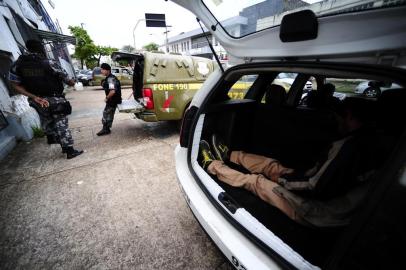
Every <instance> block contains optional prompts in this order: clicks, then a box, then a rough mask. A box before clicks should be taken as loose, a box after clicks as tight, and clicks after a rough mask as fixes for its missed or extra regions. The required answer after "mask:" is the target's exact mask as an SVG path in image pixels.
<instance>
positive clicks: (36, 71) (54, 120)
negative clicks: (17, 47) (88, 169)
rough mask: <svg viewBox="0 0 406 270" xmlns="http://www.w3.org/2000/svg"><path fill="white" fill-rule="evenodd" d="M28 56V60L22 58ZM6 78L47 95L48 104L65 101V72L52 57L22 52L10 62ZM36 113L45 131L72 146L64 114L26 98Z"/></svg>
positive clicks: (39, 93) (63, 143)
mask: <svg viewBox="0 0 406 270" xmlns="http://www.w3.org/2000/svg"><path fill="white" fill-rule="evenodd" d="M26 59H29V60H28V64H26V62H24V61H25V60H26ZM9 81H10V82H14V83H16V84H18V85H22V86H24V87H25V88H26V89H27V91H28V92H30V93H32V94H35V95H36V96H39V97H42V98H44V99H46V100H47V101H48V102H49V103H50V104H51V103H52V104H57V103H62V102H66V99H65V96H64V94H63V89H64V86H63V83H64V82H65V83H68V81H69V78H68V74H67V73H66V72H65V71H64V70H63V69H62V68H61V67H60V66H59V65H58V64H57V63H56V62H55V61H53V60H49V59H46V58H45V57H43V56H41V55H39V54H36V53H30V54H26V55H22V56H20V57H19V58H18V60H17V61H16V62H14V63H13V65H12V66H11V69H10V72H9ZM28 102H29V104H30V106H32V107H33V108H34V109H35V110H36V111H37V112H38V114H39V116H40V120H41V126H42V129H43V130H44V132H45V134H46V135H48V136H53V137H54V139H55V140H56V141H57V142H58V143H60V145H61V147H63V148H64V147H72V146H73V139H72V134H71V132H70V130H69V129H68V118H67V116H66V114H54V113H51V112H50V108H49V107H41V106H40V105H39V104H37V103H36V102H35V101H34V100H32V99H30V98H29V99H28Z"/></svg>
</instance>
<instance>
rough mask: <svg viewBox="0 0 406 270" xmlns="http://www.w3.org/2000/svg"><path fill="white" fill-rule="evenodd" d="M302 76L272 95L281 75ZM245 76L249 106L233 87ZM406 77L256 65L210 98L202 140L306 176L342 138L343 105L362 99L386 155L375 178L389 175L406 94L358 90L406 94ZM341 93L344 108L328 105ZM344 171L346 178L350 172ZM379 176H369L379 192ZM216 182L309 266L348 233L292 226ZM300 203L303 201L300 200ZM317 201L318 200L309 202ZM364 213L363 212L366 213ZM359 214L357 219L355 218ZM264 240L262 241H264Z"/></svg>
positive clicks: (365, 70)
mask: <svg viewBox="0 0 406 270" xmlns="http://www.w3.org/2000/svg"><path fill="white" fill-rule="evenodd" d="M283 72H287V73H294V74H296V77H295V81H294V82H293V84H292V85H291V86H290V88H289V89H285V91H282V92H281V91H280V88H279V90H278V89H276V90H275V88H274V87H270V86H271V85H272V83H273V82H274V79H275V78H277V76H278V74H280V73H283ZM244 76H250V78H253V77H254V78H256V79H255V81H254V82H253V84H252V85H251V86H250V88H249V89H248V91H247V92H246V94H245V97H244V99H232V98H230V95H229V91H230V89H231V88H232V86H233V84H235V83H236V82H237V81H239V80H241V79H242V78H243V77H244ZM402 76H404V75H402V72H401V71H399V70H395V69H393V70H390V69H388V70H385V71H384V70H382V69H379V68H371V67H366V66H351V67H349V66H345V65H338V64H332V65H326V66H324V67H323V66H320V65H319V66H318V65H313V66H312V65H307V64H303V65H298V64H297V63H296V64H292V65H289V64H284V65H283V66H277V65H266V64H262V65H260V64H257V65H255V64H252V65H251V66H249V65H246V66H243V67H241V68H236V69H231V70H230V71H228V72H226V73H225V74H224V75H223V80H222V81H221V82H220V83H219V84H218V85H217V87H216V88H215V89H213V91H212V92H211V93H210V94H209V96H208V98H207V100H206V102H205V103H204V105H203V107H202V108H201V111H200V112H201V114H204V115H205V118H204V124H203V129H202V133H201V139H204V140H207V141H210V137H211V136H212V134H217V135H218V136H220V137H221V138H222V139H223V141H224V142H225V143H226V144H227V145H228V146H229V148H230V150H243V151H245V152H248V153H254V154H258V155H263V156H267V157H273V158H276V159H278V160H279V161H280V162H281V163H282V164H283V165H284V166H287V167H290V168H299V169H306V168H309V167H311V166H313V165H314V164H315V163H316V162H317V158H318V157H319V156H320V153H321V152H322V151H324V150H325V149H326V148H328V147H329V146H330V145H331V143H332V142H333V141H334V140H336V139H337V138H339V134H338V123H337V117H336V113H337V110H338V108H339V106H340V103H342V102H343V100H346V99H347V100H348V99H350V100H351V99H363V100H365V102H364V103H365V104H367V106H365V107H363V109H365V110H368V111H365V115H367V116H368V125H369V126H370V127H372V129H373V130H374V135H372V134H371V137H370V140H368V142H367V143H370V144H371V146H372V145H374V146H376V145H379V146H380V147H381V148H382V149H383V152H382V153H383V154H382V157H381V160H380V162H379V165H377V166H376V168H375V169H376V170H375V171H374V172H378V171H379V170H380V169H382V168H384V166H385V163H386V162H389V160H390V156H391V153H392V151H393V150H394V149H396V145H397V143H398V142H399V140H400V137H401V135H402V133H403V132H404V128H405V123H406V122H405V121H404V120H402V118H401V117H402V116H404V115H406V107H405V106H404V104H405V102H406V89H390V90H387V91H385V92H383V93H382V95H380V96H379V97H377V98H366V97H365V96H361V95H358V96H357V95H355V94H354V93H353V92H354V86H356V85H357V84H358V82H359V81H360V80H381V81H382V80H384V81H391V82H395V83H397V84H399V85H403V87H404V86H405V82H404V81H402V80H404V79H402ZM309 80H311V81H312V83H313V90H312V91H310V92H313V93H311V94H310V93H309V94H308V95H307V96H306V99H303V94H304V93H303V88H304V86H305V84H306V82H308V81H309ZM327 83H329V84H332V85H334V86H335V91H336V92H337V91H341V93H344V94H345V97H344V98H343V100H340V99H338V98H335V97H333V96H329V97H328V98H324V97H322V96H324V95H323V93H322V92H323V90H322V89H323V87H324V86H325V85H326V84H327ZM227 165H229V166H230V167H231V168H234V169H236V170H239V171H241V172H243V173H248V171H247V170H246V169H244V168H243V167H242V166H239V165H237V164H233V163H231V162H229V163H228V164H227ZM335 166H338V168H336V169H339V170H340V169H342V170H345V169H346V168H340V167H339V166H340V164H339V163H338V165H335ZM375 175H376V173H374V174H371V175H369V176H368V179H366V180H365V181H367V182H368V183H371V185H372V186H373V185H374V183H375V182H376V181H377V179H375V178H374V176H375ZM211 177H212V179H213V180H214V181H215V182H216V183H217V184H218V185H219V186H221V187H222V189H223V190H224V191H225V193H226V194H227V196H228V197H229V198H231V201H233V202H234V203H235V205H236V207H237V208H244V209H245V210H247V211H248V212H249V213H250V214H251V215H252V216H253V217H254V218H255V219H257V220H258V221H259V222H260V223H261V224H263V225H264V226H265V227H266V228H268V229H269V230H270V231H271V232H273V233H274V234H275V235H276V236H277V237H279V238H280V239H282V240H283V241H284V242H285V243H286V244H288V245H289V246H290V247H291V248H292V249H293V250H295V251H296V252H297V253H299V254H300V255H301V256H303V257H304V259H306V260H307V261H309V262H310V263H312V264H314V265H317V266H319V267H323V266H325V265H326V263H327V262H328V258H329V256H330V255H331V253H332V250H333V249H334V248H335V245H336V243H337V241H338V240H339V239H340V237H341V236H342V235H343V233H345V231H346V230H347V229H348V228H349V225H346V226H337V227H316V226H305V225H302V224H299V223H297V222H295V221H292V220H291V219H289V218H288V217H287V216H285V215H284V214H283V213H282V212H281V211H280V210H278V209H277V208H275V207H273V206H271V205H269V204H267V203H266V202H264V201H262V200H261V199H260V198H259V197H257V196H255V195H254V194H252V193H251V192H249V191H247V190H245V189H243V188H237V187H232V186H230V185H228V184H226V183H224V182H222V181H219V180H218V179H217V178H216V177H215V176H212V175H211ZM299 195H300V193H299ZM302 195H303V196H312V195H311V194H308V193H306V194H302ZM357 211H362V206H359V208H358V210H357ZM355 216H356V213H354V217H355ZM259 240H261V239H259Z"/></svg>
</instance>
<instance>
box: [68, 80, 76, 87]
mask: <svg viewBox="0 0 406 270" xmlns="http://www.w3.org/2000/svg"><path fill="white" fill-rule="evenodd" d="M67 84H68V85H69V86H74V85H75V80H74V79H70V80H69V81H67Z"/></svg>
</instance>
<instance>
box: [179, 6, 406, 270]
mask: <svg viewBox="0 0 406 270" xmlns="http://www.w3.org/2000/svg"><path fill="white" fill-rule="evenodd" d="M173 2H175V3H177V4H179V5H180V6H182V7H184V8H186V9H188V10H190V11H191V12H192V13H194V15H196V17H197V18H199V19H200V20H201V21H202V22H203V23H204V25H205V27H206V28H207V29H210V31H211V32H212V34H213V35H214V36H215V38H216V40H217V41H219V43H220V44H221V45H222V46H223V47H224V48H225V49H226V51H227V53H228V54H229V55H230V56H231V57H230V59H233V60H235V61H239V63H240V64H237V65H234V66H232V67H231V68H229V69H227V70H225V71H224V72H222V70H221V69H217V70H216V71H215V72H213V73H212V75H211V76H210V77H209V78H208V79H207V80H206V81H205V83H204V84H203V86H202V87H201V89H200V90H199V91H198V92H197V93H196V95H195V96H194V98H193V100H192V102H191V104H190V107H189V108H188V110H187V111H186V112H185V115H184V119H183V123H182V129H181V133H180V144H179V145H178V146H177V147H176V150H175V159H176V174H177V178H178V181H179V184H180V188H181V190H182V192H183V194H184V196H185V200H186V202H187V204H188V205H189V207H190V209H191V211H192V213H193V215H194V216H195V217H196V219H197V221H198V222H199V223H200V224H201V225H202V228H203V229H204V230H205V231H206V232H207V234H208V236H209V237H210V238H211V239H212V240H213V241H214V243H215V244H216V245H217V246H218V247H219V249H220V250H221V251H222V252H223V253H224V255H225V256H226V257H227V259H228V260H229V261H230V262H231V264H232V265H233V266H234V267H235V268H236V269H255V270H260V269H405V268H406V261H405V260H404V255H403V249H402V248H401V247H402V246H404V243H405V242H406V237H405V235H406V223H405V220H406V214H405V211H404V209H405V207H406V200H405V199H404V198H405V197H406V169H405V168H406V158H405V153H406V143H405V134H404V128H405V123H406V121H405V116H406V110H405V108H406V106H405V102H406V95H405V94H406V89H404V87H405V86H406V70H405V69H403V68H400V66H402V65H403V66H405V63H406V54H405V53H404V52H405V51H406V16H405V14H406V6H405V2H404V1H398V2H396V3H395V2H391V5H389V4H388V5H387V6H385V5H386V4H385V3H386V2H385V1H383V2H382V1H372V2H365V3H364V2H363V1H361V2H360V1H327V2H326V1H322V2H320V3H314V4H312V5H307V4H304V2H303V3H302V2H301V5H299V6H297V11H298V12H294V11H290V12H288V11H287V12H286V13H280V14H275V13H272V12H271V13H272V14H268V15H266V14H267V12H269V10H271V11H272V10H273V9H275V8H276V7H275V6H270V5H271V3H273V1H262V2H261V1H252V4H251V6H244V5H243V4H244V3H248V2H250V1H234V0H229V1H227V0H223V1H217V0H216V1H214V0H203V1H189V0H173ZM288 2H289V3H290V2H291V1H287V2H286V1H285V2H283V3H284V4H282V6H283V7H288V6H290V8H293V9H294V8H295V7H296V6H295V3H296V4H298V3H299V2H300V1H299V2H298V1H292V5H289V3H288ZM330 2H331V3H330ZM304 9H306V10H312V12H311V11H303V10H304ZM280 10H281V12H283V10H284V9H283V8H281V9H280ZM232 11H235V12H236V13H233V14H230V13H228V12H232ZM259 11H261V13H259ZM233 15H238V16H236V17H232V16H233ZM231 17H232V18H233V20H231V19H230V20H226V22H227V23H228V24H226V25H222V22H223V21H224V20H225V19H227V18H231ZM230 22H235V24H234V25H230V24H229V23H230ZM390 60H391V61H390ZM395 60H396V61H395ZM281 73H295V74H296V76H295V79H294V81H293V82H292V84H291V87H290V89H289V91H287V97H286V101H285V102H284V104H283V106H282V107H278V108H275V107H273V106H269V105H268V104H264V103H263V102H262V100H263V97H264V95H265V93H264V92H265V89H268V88H267V86H269V85H270V84H272V83H273V82H274V81H275V78H277V76H278V74H281ZM247 75H250V76H252V77H253V78H255V81H254V82H253V83H252V85H251V86H250V88H249V89H248V91H247V92H246V94H245V98H244V99H239V100H237V99H230V98H229V96H228V95H227V93H228V91H229V90H230V89H231V87H232V85H233V84H234V83H236V82H237V81H238V80H239V79H240V78H241V77H243V76H247ZM254 75H256V77H254ZM310 77H313V78H314V79H315V80H316V82H317V84H318V85H319V83H323V82H325V81H328V80H329V79H332V78H342V79H345V80H346V79H351V80H353V79H354V80H384V81H390V82H392V83H396V84H398V85H399V86H401V88H402V89H398V90H396V89H393V90H387V91H385V92H383V93H382V95H381V96H380V97H379V98H378V99H377V100H373V99H363V101H365V102H367V104H368V106H366V107H360V111H362V113H361V115H362V117H365V118H368V120H370V119H372V121H375V122H374V125H371V127H375V128H376V129H379V130H377V131H379V132H378V133H379V134H382V135H384V137H383V138H385V139H384V140H385V142H387V144H385V145H386V146H385V147H387V148H385V149H386V152H385V155H382V156H380V157H379V160H378V159H377V160H374V162H376V163H377V164H375V163H374V166H373V169H372V170H370V171H368V173H365V174H362V175H360V176H359V178H357V181H360V182H357V183H359V185H360V186H359V187H361V186H362V187H366V186H368V187H369V189H366V190H365V189H364V190H365V191H366V193H365V194H366V195H365V196H361V197H357V196H355V197H347V195H348V196H349V195H351V194H354V193H353V192H356V191H357V190H358V189H357V188H355V187H351V189H350V190H349V191H348V193H345V194H342V195H336V196H337V197H333V198H331V197H329V198H328V199H324V200H322V199H320V198H319V197H317V196H316V195H314V194H312V193H310V194H309V193H305V195H301V194H298V195H297V196H299V197H298V198H307V199H306V200H303V201H302V200H298V201H297V203H298V204H300V202H302V204H303V206H305V205H306V204H305V203H306V202H308V200H309V198H313V199H314V200H315V201H314V202H317V203H318V204H319V206H320V207H322V208H323V209H327V208H328V210H329V211H332V212H334V213H335V215H334V217H336V218H339V219H340V221H341V223H325V222H321V223H317V224H316V223H314V222H313V223H311V222H310V221H309V223H308V224H303V223H298V222H296V221H293V220H292V219H290V218H288V217H287V216H286V215H285V214H283V213H282V212H281V211H279V209H277V208H276V207H273V206H272V205H269V204H267V203H265V202H264V201H262V200H261V199H259V197H257V196H256V195H254V194H253V193H251V192H249V191H248V190H246V189H244V188H243V187H235V186H231V185H228V184H226V183H224V182H223V181H221V180H219V178H218V177H216V176H214V175H212V174H209V173H208V172H207V170H206V169H205V168H204V166H203V163H202V160H201V157H200V152H201V150H202V148H201V147H200V146H199V144H200V143H201V141H202V140H206V141H208V142H209V143H210V140H211V138H212V136H213V134H216V136H218V137H221V138H222V139H223V141H224V143H225V144H226V145H228V147H229V148H230V149H231V150H243V151H246V152H249V153H254V154H258V155H264V156H272V157H274V158H277V159H278V160H279V161H280V162H281V163H282V164H287V165H286V166H290V167H293V168H299V167H301V168H309V167H311V166H314V163H316V161H317V160H318V159H317V156H318V155H319V154H320V151H321V149H325V148H326V147H327V146H329V145H330V144H331V143H332V142H333V140H334V139H335V138H337V133H336V131H337V129H336V125H335V122H334V119H335V117H334V114H332V113H331V112H329V111H318V110H309V109H306V108H300V106H298V104H299V102H300V98H301V96H302V93H303V88H304V86H305V85H306V82H307V81H308V80H309V78H310ZM352 98H353V99H354V97H352ZM350 99H351V97H347V98H345V100H344V101H348V100H350ZM375 102H376V103H375ZM372 105H374V106H372ZM375 105H376V106H375ZM372 107H374V108H376V114H369V112H370V109H371V108H372ZM375 115H377V117H375ZM369 117H371V118H369ZM368 134H369V133H368ZM368 139H370V140H372V137H371V138H369V137H368ZM379 143H380V141H374V143H372V144H368V142H367V141H365V144H366V145H369V146H371V149H372V148H374V147H375V146H376V145H377V144H379ZM395 146H396V147H395ZM354 158H355V157H354ZM362 161H365V162H367V161H366V160H362ZM378 161H379V162H378ZM227 164H228V163H227ZM332 164H333V165H332V166H338V167H336V169H338V172H339V173H347V172H350V170H349V169H348V168H347V167H345V168H341V167H340V163H332ZM356 164H358V163H354V164H352V165H353V166H354V167H353V169H356V170H359V169H362V168H360V166H359V165H356ZM368 165H371V164H370V163H368ZM230 166H231V164H230ZM328 166H330V164H328ZM236 169H238V170H240V171H241V172H243V173H247V172H246V171H244V170H243V169H241V168H239V167H238V166H237V167H236ZM252 173H253V174H255V173H254V172H252ZM361 176H362V177H361ZM361 179H362V181H361ZM281 190H284V188H283V187H282V188H280V189H278V191H281ZM275 192H276V191H275ZM284 192H285V193H278V194H280V196H283V195H282V194H286V192H287V191H286V190H285V191H284ZM303 192H306V191H303ZM313 195H314V196H316V197H312V196H313ZM301 196H303V197H301ZM306 196H310V197H306ZM357 198H358V199H357ZM313 199H312V200H313ZM335 201H340V202H341V204H340V206H334V202H335ZM343 202H344V203H343ZM352 203H355V204H354V205H355V206H356V207H355V208H352V209H351V211H350V210H349V206H351V205H352ZM308 210H309V212H303V213H299V214H298V216H299V217H300V218H302V219H304V220H307V221H308V220H310V219H311V216H310V217H309V216H308V215H307V214H306V213H309V214H310V213H313V212H312V211H313V210H314V209H311V208H309V209H308ZM338 213H340V214H339V215H338ZM320 216H321V218H326V219H327V220H328V218H329V216H328V215H320ZM191 244H192V243H191ZM201 256H206V254H201Z"/></svg>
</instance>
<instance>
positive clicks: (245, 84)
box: [228, 74, 258, 99]
mask: <svg viewBox="0 0 406 270" xmlns="http://www.w3.org/2000/svg"><path fill="white" fill-rule="evenodd" d="M257 77H258V75H256V74H255V75H244V76H242V77H241V78H240V79H239V80H238V81H237V82H235V83H234V85H233V86H232V87H231V89H230V91H229V92H228V96H229V97H230V98H231V99H243V98H244V97H245V94H246V93H247V91H248V89H249V88H250V87H251V86H252V84H253V83H254V81H255V80H256V79H257Z"/></svg>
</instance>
